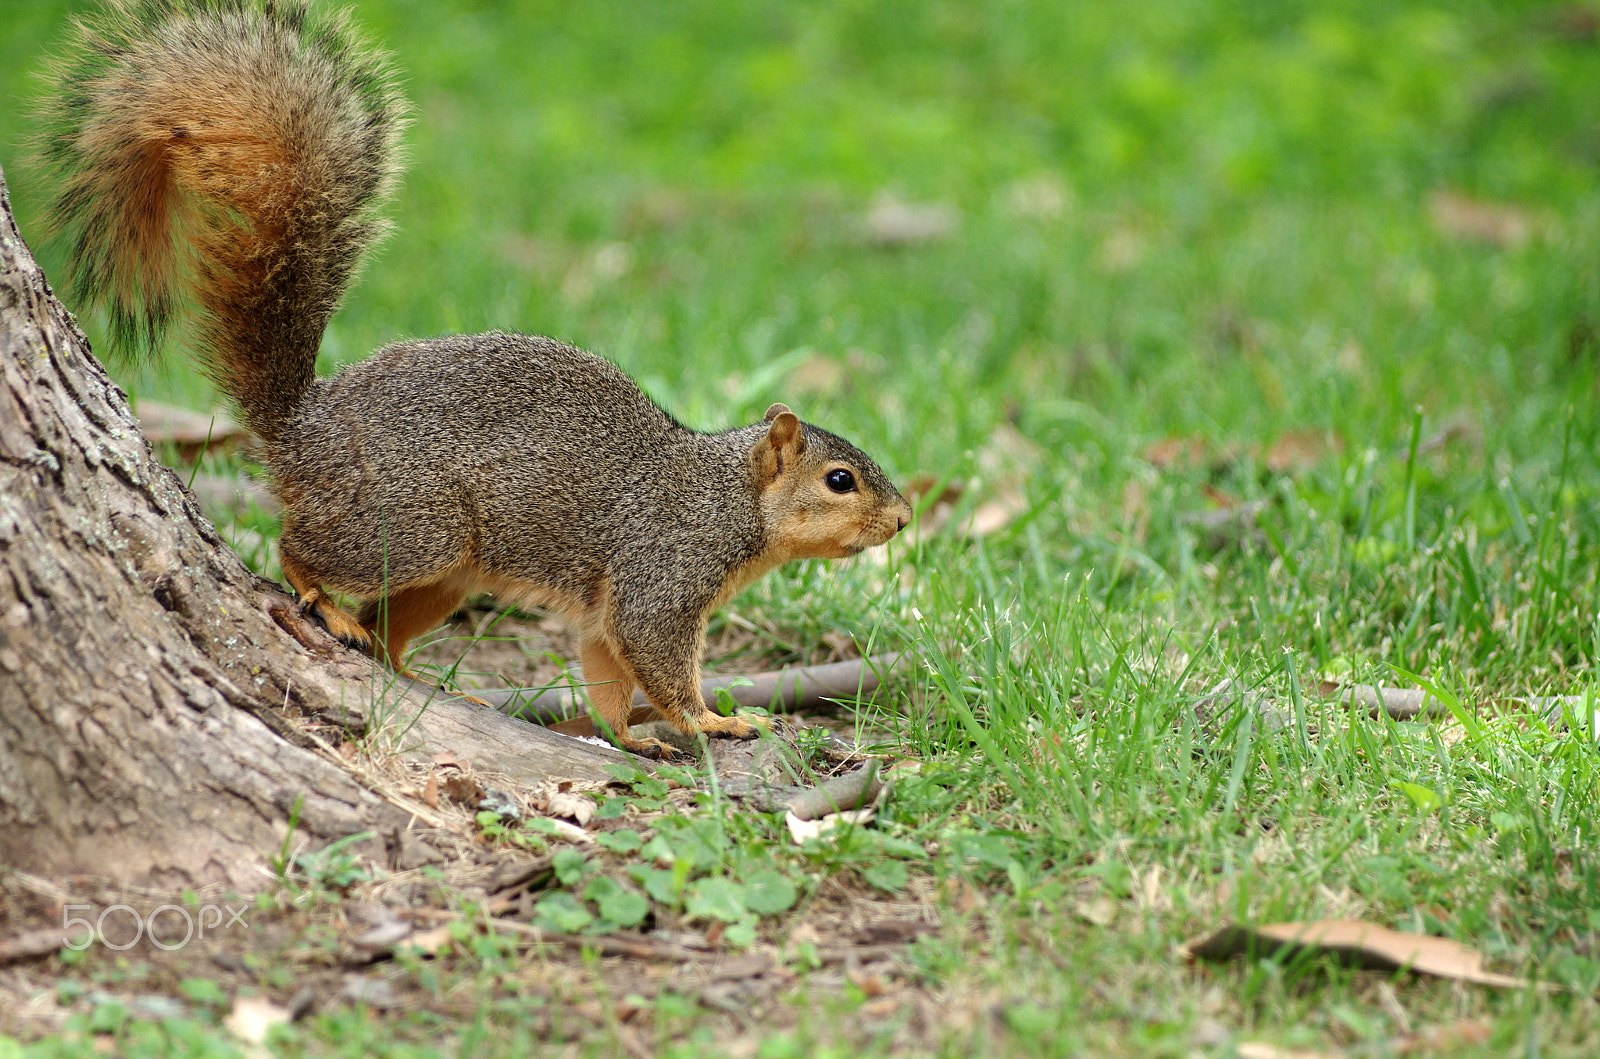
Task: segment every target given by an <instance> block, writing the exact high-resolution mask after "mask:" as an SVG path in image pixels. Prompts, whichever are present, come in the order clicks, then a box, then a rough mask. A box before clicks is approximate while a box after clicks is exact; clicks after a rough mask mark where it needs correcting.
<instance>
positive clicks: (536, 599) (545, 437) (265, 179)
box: [39, 0, 911, 758]
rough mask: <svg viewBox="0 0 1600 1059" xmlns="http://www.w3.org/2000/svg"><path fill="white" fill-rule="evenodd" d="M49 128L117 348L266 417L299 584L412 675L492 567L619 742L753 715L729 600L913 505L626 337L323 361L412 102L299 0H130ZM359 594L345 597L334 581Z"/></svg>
mask: <svg viewBox="0 0 1600 1059" xmlns="http://www.w3.org/2000/svg"><path fill="white" fill-rule="evenodd" d="M53 88H54V91H53V92H51V93H50V97H49V99H48V100H47V101H46V103H45V104H44V107H43V113H42V117H43V119H44V121H43V131H42V132H41V134H40V152H39V153H40V155H41V156H42V158H43V160H44V163H45V165H46V166H47V167H48V168H49V169H50V170H51V171H52V172H53V174H54V175H55V176H56V177H57V178H58V179H59V192H58V194H57V195H56V198H55V200H54V203H53V212H52V217H53V219H54V221H55V222H56V226H57V228H58V230H60V231H62V232H64V233H65V234H66V235H67V237H68V238H69V239H70V240H71V242H72V246H73V248H74V254H73V267H74V294H75V296H76V298H77V299H78V300H79V301H80V303H83V304H88V305H96V306H100V307H102V308H104V309H105V311H106V312H107V314H108V317H109V321H110V325H111V329H112V337H113V339H114V340H116V342H117V343H118V344H120V345H123V346H131V347H133V348H135V349H154V348H155V347H157V346H158V345H159V343H160V341H161V339H162V336H163V335H164V334H165V333H166V332H167V331H168V330H169V329H170V327H171V326H172V325H173V323H174V322H183V323H185V324H186V325H187V329H186V331H185V336H186V338H187V340H188V342H189V344H190V345H191V346H192V349H193V352H194V356H195V358H196V360H197V361H198V363H199V365H200V366H201V368H202V369H203V370H204V371H205V372H206V373H207V374H208V375H209V376H210V378H211V379H212V380H213V381H214V382H215V384H216V385H217V387H218V388H219V389H220V390H221V391H222V392H223V393H224V394H225V395H227V397H229V398H230V399H231V400H232V401H233V402H234V403H235V404H236V405H237V406H238V408H239V411H240V413H241V415H242V417H243V420H244V422H245V424H246V425H247V426H248V427H249V428H250V429H251V430H252V431H253V432H254V433H255V434H256V435H257V436H258V437H259V438H260V441H261V448H260V457H261V460H262V462H263V463H264V464H265V466H266V467H267V469H268V471H269V472H270V478H271V483H272V488H273V490H274V492H275V493H276V495H277V496H278V498H279V499H280V500H281V501H282V504H283V512H284V513H283V526H282V536H281V537H280V539H279V544H278V549H279V555H280V557H281V560H282V566H283V572H284V575H285V576H286V577H287V578H288V581H289V583H290V585H292V586H293V588H294V591H295V593H296V595H297V596H298V597H299V601H300V612H301V613H302V614H310V615H313V616H315V617H316V618H318V619H320V621H321V623H322V624H323V625H324V626H325V627H326V628H327V630H328V631H329V632H330V633H332V634H333V635H334V636H336V637H338V638H339V639H340V640H341V641H343V642H344V643H345V644H347V645H350V646H353V647H359V648H363V649H367V650H373V651H374V652H375V653H376V654H378V655H379V656H381V657H382V659H383V660H384V661H386V662H387V663H388V665H389V666H390V667H392V668H393V669H394V670H395V671H396V672H398V673H401V674H405V675H407V676H409V675H410V674H409V672H408V671H407V669H406V667H405V656H406V646H407V644H409V643H410V642H411V640H412V639H413V638H414V637H416V636H417V635H418V634H420V633H423V632H426V631H428V630H429V629H432V628H434V627H435V626H437V625H438V624H439V623H440V622H441V621H443V620H444V619H445V618H447V617H448V616H449V615H450V614H451V613H452V612H453V611H455V610H456V609H457V608H458V607H459V606H460V605H461V603H462V602H463V600H464V599H465V597H466V596H467V595H468V594H469V593H472V592H478V591H490V592H492V593H494V594H495V595H496V596H497V597H498V598H500V599H501V600H503V601H506V602H510V603H517V604H533V605H545V606H554V607H557V608H560V609H562V610H564V611H565V612H566V614H567V615H568V617H569V618H570V619H571V620H572V622H573V623H574V625H575V626H576V631H577V632H578V634H579V637H580V642H581V646H580V653H581V659H582V662H583V668H584V673H585V676H586V679H587V680H588V681H590V682H591V686H590V689H589V690H590V697H591V701H592V703H593V706H594V709H595V712H596V713H597V714H598V716H599V717H600V718H601V719H602V720H603V721H604V722H605V723H606V725H608V726H609V727H610V730H611V733H612V735H613V737H614V739H615V741H616V742H617V744H618V745H620V746H621V747H623V748H624V749H626V750H630V751H633V752H635V753H640V754H644V755H646V756H649V757H656V758H660V757H668V758H671V757H676V756H677V752H676V751H675V750H673V749H672V748H670V747H668V746H666V745H665V744H663V743H661V742H659V741H657V740H653V739H638V738H634V737H632V736H630V734H629V731H628V715H629V706H630V703H631V700H632V695H633V689H634V687H635V686H638V687H641V688H643V690H644V691H645V693H646V694H647V695H648V696H649V698H650V700H651V701H652V702H653V703H654V704H655V706H656V707H657V708H658V709H660V711H661V712H662V714H663V715H665V716H666V717H667V718H668V719H669V720H671V721H672V723H673V724H674V725H676V726H677V727H678V728H680V729H682V730H684V731H685V732H690V733H693V732H694V731H696V730H698V731H701V732H705V733H706V734H708V735H716V736H732V737H736V738H743V739H748V738H753V737H754V736H755V735H756V734H757V730H756V727H755V726H754V725H753V724H752V723H751V721H750V720H749V719H747V718H743V717H737V716H735V717H722V716H720V715H718V714H716V713H714V712H713V711H711V710H709V709H708V708H707V707H706V705H705V703H704V702H703V701H702V699H701V697H700V687H699V681H700V656H701V654H702V652H703V649H704V644H705V629H706V623H707V620H708V618H709V617H710V614H711V612H712V611H713V610H714V609H715V608H717V607H718V606H720V605H721V604H722V603H724V602H725V601H726V600H727V599H729V598H730V597H731V596H732V595H733V594H734V593H736V592H738V591H739V590H740V589H742V588H744V587H745V586H746V585H748V584H750V583H751V582H752V581H754V580H755V579H756V578H758V577H760V576H761V575H762V574H764V573H766V572H767V571H769V570H771V569H773V568H774V567H776V566H778V565H780V564H781V563H784V562H787V561H789V560H790V559H801V558H808V557H815V558H833V557H839V556H847V555H853V554H855V553H857V552H859V551H861V550H862V549H863V548H867V547H871V546H873V545H877V544H882V543H884V542H885V541H887V540H889V538H891V537H893V536H894V535H895V534H896V533H897V532H899V530H901V529H902V528H904V526H905V525H906V523H907V522H908V521H909V520H910V518H911V508H910V506H909V505H908V504H907V503H906V501H905V498H904V497H902V496H901V495H900V493H899V492H898V491H897V490H896V489H895V487H894V486H893V485H892V484H891V483H890V482H889V480H888V478H887V477H885V475H884V473H883V471H881V470H880V469H879V468H878V465H877V464H875V463H874V462H873V461H872V460H871V459H870V458H868V457H867V456H866V455H865V454H864V453H862V452H861V451H860V450H859V449H857V448H855V447H854V446H852V445H851V444H850V443H849V442H847V441H845V440H843V439H842V438H839V437H837V436H836V435H834V434H830V433H828V432H827V431H825V430H822V429H819V428H817V427H814V426H811V425H810V424H808V423H802V422H801V421H800V420H799V419H798V418H797V417H796V416H795V414H794V413H793V412H791V411H790V410H789V409H788V408H786V407H785V406H783V405H781V404H775V405H773V406H772V407H771V408H769V409H768V410H767V414H766V416H765V418H764V419H763V420H762V422H760V423H758V424H756V425H754V426H748V427H742V428H739V429H735V430H729V431H727V432H725V433H716V434H702V433H698V432H695V431H692V430H689V429H688V428H686V427H684V426H682V425H681V424H679V423H678V422H677V421H676V420H674V419H673V418H672V417H671V416H670V415H668V414H667V413H666V412H664V411H663V410H662V409H661V408H659V407H658V406H656V405H655V404H654V403H652V402H651V401H650V400H649V399H648V398H647V397H646V396H645V395H644V394H643V393H642V392H641V391H640V390H639V387H638V386H637V385H635V384H634V382H633V381H632V380H631V379H629V378H628V376H627V375H625V374H623V372H622V371H621V370H619V369H618V368H616V367H615V366H614V365H612V364H611V363H609V362H607V361H605V360H602V359H601V358H599V357H596V356H593V355H591V354H589V353H585V352H582V351H580V350H577V349H574V348H572V347H570V346H567V345H564V344H562V343H560V342H557V341H554V340H552V339H549V338H535V337H529V336H525V335H519V334H504V333H500V332H490V333H488V334H482V335H472V336H462V337H449V338H434V339H425V340H417V341H405V342H397V343H394V344H393V345H389V346H385V347H383V348H382V349H379V350H378V351H377V352H375V353H373V354H372V355H371V356H369V357H368V358H367V359H366V360H364V361H361V362H360V363H357V364H354V365H352V366H350V367H348V368H345V369H344V370H343V371H341V372H339V373H338V374H337V375H334V376H332V377H329V378H318V377H317V376H316V374H315V371H314V367H315V362H316V357H317V348H318V346H319V345H320V343H321V341H322V333H323V330H324V328H325V326H326V325H327V322H328V318H329V316H330V315H331V314H332V313H333V311H334V309H335V307H336V306H337V304H338V302H339V299H340V298H341V297H342V296H343V294H344V291H345V290H346V289H347V288H348V287H349V285H350V283H351V282H352V280H353V278H354V276H355V274H356V272H357V270H358V269H359V267H360V265H361V262H362V260H363V258H364V257H365V255H366V253H367V251H368V249H369V248H370V247H371V245H372V244H373V242H374V241H375V240H376V239H377V238H378V237H379V236H380V235H381V234H382V233H383V232H384V230H385V227H386V226H385V224H384V222H383V221H382V220H381V219H379V218H378V217H377V216H376V213H375V211H376V208H377V207H378V206H379V205H380V204H381V203H382V202H383V201H384V200H385V198H386V197H387V195H388V194H389V192H390V190H391V188H392V185H393V184H394V181H395V178H396V174H397V171H398V165H397V161H396V154H397V138H398V134H399V131H400V129H401V128H402V126H403V124H404V122H405V115H404V111H405V105H404V103H403V102H402V100H401V97H400V93H399V90H398V88H397V86H396V79H395V75H394V74H393V73H392V71H391V68H390V65H389V61H388V59H387V57H386V56H385V55H383V54H381V53H379V52H376V51H374V50H373V49H372V48H371V47H370V46H368V45H366V44H365V43H363V42H362V41H361V40H360V39H359V38H358V37H357V35H356V34H355V33H354V32H353V31H352V29H351V27H350V25H349V23H348V20H347V17H346V16H345V15H344V14H342V13H333V14H327V13H324V14H318V13H314V12H312V11H311V10H310V8H309V5H308V4H307V3H306V2H304V0H111V6H110V7H109V8H108V10H107V12H106V13H105V14H103V15H100V16H98V17H95V18H91V19H88V20H85V21H83V22H80V23H79V25H78V26H77V29H76V33H75V34H74V36H73V38H72V41H71V43H70V45H69V48H68V51H67V52H66V54H65V55H64V56H63V57H62V58H61V59H59V60H58V62H57V65H56V68H55V70H54V80H53ZM330 590H331V591H335V592H339V593H343V594H345V595H348V596H352V597H356V598H359V599H361V600H364V601H365V603H364V605H363V606H362V607H361V609H360V611H359V613H358V614H356V615H355V616H352V615H351V614H349V613H347V612H346V611H344V610H342V609H341V608H340V607H339V605H338V604H337V603H336V602H335V600H334V599H333V598H331V597H330V595H329V594H328V593H329V591H330Z"/></svg>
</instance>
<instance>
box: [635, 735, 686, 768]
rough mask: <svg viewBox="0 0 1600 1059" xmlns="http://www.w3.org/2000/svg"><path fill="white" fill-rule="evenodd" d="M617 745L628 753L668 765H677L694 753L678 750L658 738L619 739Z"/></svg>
mask: <svg viewBox="0 0 1600 1059" xmlns="http://www.w3.org/2000/svg"><path fill="white" fill-rule="evenodd" d="M617 745H618V746H620V747H621V748H622V749H623V750H626V751H628V752H629V753H630V754H638V755H639V756H640V757H647V758H649V759H650V760H651V761H664V762H666V763H667V764H669V765H678V764H683V763H686V762H690V761H693V760H694V755H693V754H691V753H689V752H688V751H687V750H679V749H678V748H677V747H675V746H672V745H670V744H668V743H663V742H662V741H661V740H659V739H620V740H617Z"/></svg>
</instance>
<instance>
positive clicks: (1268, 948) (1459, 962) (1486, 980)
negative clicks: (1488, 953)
mask: <svg viewBox="0 0 1600 1059" xmlns="http://www.w3.org/2000/svg"><path fill="white" fill-rule="evenodd" d="M1306 950H1311V951H1316V952H1325V953H1328V954H1329V955H1332V956H1336V957H1339V958H1340V959H1341V960H1344V961H1346V962H1348V963H1350V964H1352V965H1354V966H1357V967H1364V968H1369V969H1373V970H1381V971H1398V970H1402V969H1404V970H1409V971H1412V972H1413V973H1416V974H1428V975H1433V976H1435V977H1438V978H1448V979H1451V980H1454V981H1458V982H1471V983H1474V984H1476V985H1488V986H1498V987H1500V988H1505V989H1524V988H1528V987H1529V986H1531V985H1532V984H1533V983H1531V982H1529V981H1528V980H1527V979H1526V978H1520V977H1517V976H1516V975H1509V974H1500V973H1498V972H1495V971H1488V970H1485V969H1484V966H1483V956H1482V955H1481V954H1480V953H1479V952H1477V951H1476V950H1474V949H1471V948H1468V947H1467V946H1465V945H1462V944H1460V943H1459V942H1454V941H1451V940H1450V939H1448V938H1436V937H1433V936H1432V935H1429V934H1403V933H1401V932H1399V931H1396V930H1390V929H1388V928H1387V927H1381V926H1379V925H1377V924H1376V923H1365V922H1362V921H1361V920H1358V919H1323V920H1313V921H1310V922H1304V923H1267V924H1265V925H1263V926H1259V927H1243V926H1231V927H1223V928H1222V929H1221V930H1218V931H1216V932H1214V933H1212V934H1209V935H1206V936H1204V937H1200V938H1195V939H1194V940H1192V941H1189V942H1185V943H1184V944H1183V945H1182V946H1181V947H1180V949H1179V951H1180V952H1181V953H1182V955H1183V956H1184V958H1185V959H1189V960H1193V959H1196V958H1201V959H1207V960H1226V959H1229V958H1231V957H1234V956H1240V955H1250V954H1255V955H1259V956H1282V957H1285V958H1293V957H1294V956H1296V955H1298V954H1299V953H1301V952H1303V951H1306Z"/></svg>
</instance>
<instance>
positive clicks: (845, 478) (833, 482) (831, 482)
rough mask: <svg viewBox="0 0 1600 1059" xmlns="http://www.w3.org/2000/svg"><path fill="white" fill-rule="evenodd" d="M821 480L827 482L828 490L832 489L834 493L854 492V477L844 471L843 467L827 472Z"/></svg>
mask: <svg viewBox="0 0 1600 1059" xmlns="http://www.w3.org/2000/svg"><path fill="white" fill-rule="evenodd" d="M822 480H823V481H824V482H827V483H828V488H829V489H832V490H833V491H834V492H835V493H853V492H855V488H856V476H855V475H853V474H851V473H850V472H849V471H847V470H845V469H844V468H843V467H836V468H834V469H833V470H831V471H829V472H828V473H827V474H825V475H823V476H822Z"/></svg>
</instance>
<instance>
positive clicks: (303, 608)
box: [278, 547, 372, 652]
mask: <svg viewBox="0 0 1600 1059" xmlns="http://www.w3.org/2000/svg"><path fill="white" fill-rule="evenodd" d="M278 565H280V566H281V567H283V576H284V577H285V578H287V579H288V581H289V584H290V586H291V587H293V588H294V594H295V595H296V596H297V597H298V598H299V600H300V613H301V614H310V615H315V616H316V618H317V620H318V621H320V622H322V627H323V628H325V629H327V630H328V632H330V633H332V634H333V637H334V638H335V639H336V640H338V641H339V642H340V643H342V644H344V645H345V646H346V647H353V648H355V649H356V650H358V651H368V652H370V651H371V650H372V633H371V631H370V630H369V629H368V628H367V627H365V626H363V625H362V623H361V622H360V621H358V620H356V619H355V618H352V617H351V616H350V615H349V614H346V613H345V612H344V611H343V610H341V609H340V608H339V606H338V605H337V604H336V603H334V601H333V600H332V599H330V598H328V594H327V593H326V592H324V591H323V590H322V585H321V583H320V579H319V578H318V577H317V575H316V574H314V573H313V572H312V571H311V568H310V567H308V566H306V565H305V564H304V563H302V562H300V560H298V559H296V558H295V557H294V556H292V555H290V554H288V553H287V552H285V551H284V550H283V548H281V547H280V548H279V549H278Z"/></svg>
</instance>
